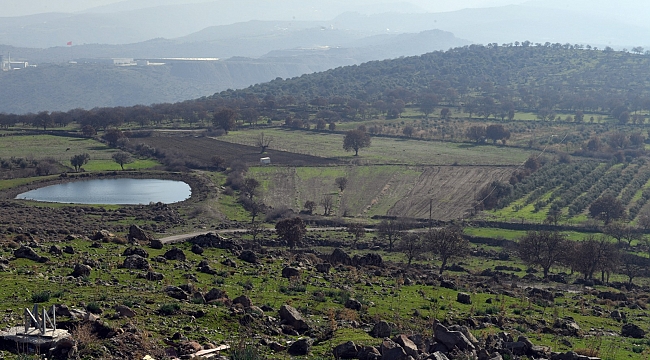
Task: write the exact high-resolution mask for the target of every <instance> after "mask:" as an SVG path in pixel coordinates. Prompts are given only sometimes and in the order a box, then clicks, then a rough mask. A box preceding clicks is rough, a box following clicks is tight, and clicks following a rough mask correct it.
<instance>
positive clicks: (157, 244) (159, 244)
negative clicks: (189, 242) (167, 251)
mask: <svg viewBox="0 0 650 360" xmlns="http://www.w3.org/2000/svg"><path fill="white" fill-rule="evenodd" d="M163 245H164V244H163V242H162V241H160V240H158V239H153V240H151V241H149V247H150V248H152V249H157V250H160V249H162V248H163Z"/></svg>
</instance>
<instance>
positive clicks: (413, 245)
mask: <svg viewBox="0 0 650 360" xmlns="http://www.w3.org/2000/svg"><path fill="white" fill-rule="evenodd" d="M397 249H398V250H399V251H400V252H402V253H403V254H404V255H405V256H406V259H407V260H408V266H411V262H412V261H413V259H414V258H415V257H416V256H417V255H419V254H421V253H422V252H424V250H425V246H424V242H423V241H422V239H421V238H420V236H418V235H417V234H415V233H402V237H401V239H400V241H399V243H398V244H397Z"/></svg>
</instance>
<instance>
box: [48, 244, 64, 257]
mask: <svg viewBox="0 0 650 360" xmlns="http://www.w3.org/2000/svg"><path fill="white" fill-rule="evenodd" d="M48 252H49V253H50V254H52V255H63V250H61V248H60V247H58V246H56V245H52V246H50V250H48Z"/></svg>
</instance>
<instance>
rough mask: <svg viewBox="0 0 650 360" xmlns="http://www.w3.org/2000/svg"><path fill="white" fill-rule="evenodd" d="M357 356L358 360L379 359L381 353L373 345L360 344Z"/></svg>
mask: <svg viewBox="0 0 650 360" xmlns="http://www.w3.org/2000/svg"><path fill="white" fill-rule="evenodd" d="M357 358H359V360H379V359H381V353H380V352H379V350H378V349H377V348H376V347H374V346H361V347H360V349H359V353H358V354H357Z"/></svg>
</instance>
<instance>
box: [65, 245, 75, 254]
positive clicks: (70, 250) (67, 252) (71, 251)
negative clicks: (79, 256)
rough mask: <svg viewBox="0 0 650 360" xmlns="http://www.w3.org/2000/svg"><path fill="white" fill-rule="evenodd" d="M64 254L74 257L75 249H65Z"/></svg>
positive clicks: (67, 247) (66, 247)
mask: <svg viewBox="0 0 650 360" xmlns="http://www.w3.org/2000/svg"><path fill="white" fill-rule="evenodd" d="M63 252H64V253H66V254H70V255H74V253H75V251H74V248H73V247H72V246H70V245H67V246H65V247H63Z"/></svg>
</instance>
